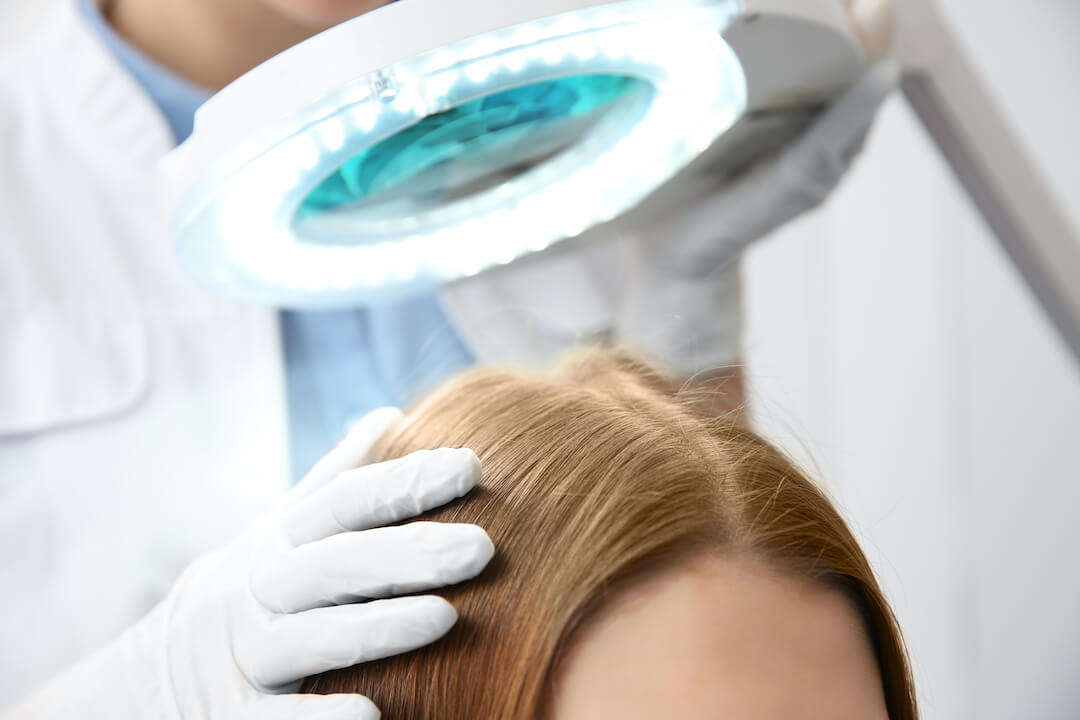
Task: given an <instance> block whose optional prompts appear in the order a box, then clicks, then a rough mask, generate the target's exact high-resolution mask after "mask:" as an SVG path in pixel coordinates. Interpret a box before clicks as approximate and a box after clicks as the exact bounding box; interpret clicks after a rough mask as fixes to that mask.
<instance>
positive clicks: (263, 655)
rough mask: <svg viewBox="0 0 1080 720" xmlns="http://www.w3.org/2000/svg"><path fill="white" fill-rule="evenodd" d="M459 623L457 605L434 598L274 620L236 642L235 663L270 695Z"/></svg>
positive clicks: (419, 642) (434, 636)
mask: <svg viewBox="0 0 1080 720" xmlns="http://www.w3.org/2000/svg"><path fill="white" fill-rule="evenodd" d="M455 622H457V612H456V611H455V610H454V607H453V606H452V605H451V604H450V603H448V602H447V601H446V600H444V599H442V598H440V597H435V596H432V595H424V596H420V597H407V598H395V599H393V600H375V601H373V602H369V603H363V604H358V605H335V606H334V607H327V608H318V609H316V610H308V611H307V612H302V613H296V614H295V615H278V616H275V617H274V618H273V621H272V622H271V623H269V624H268V625H267V626H266V628H265V631H264V632H261V633H259V634H258V636H257V637H254V638H247V639H248V640H250V642H248V643H246V644H243V645H240V644H238V646H237V647H236V648H235V652H236V659H237V662H238V663H239V665H240V668H241V670H243V671H244V673H245V675H246V676H247V678H248V680H249V681H250V682H251V683H252V684H253V685H254V686H255V687H256V688H258V689H259V690H262V691H267V690H270V689H273V688H277V687H281V686H284V685H288V684H289V683H294V682H297V681H299V680H302V679H304V678H306V677H310V676H311V675H317V674H318V673H322V672H326V671H328V670H336V669H338V668H347V667H351V666H353V665H356V664H358V663H362V662H369V661H371V660H379V659H381V658H385V657H390V656H391V655H398V654H400V653H403V652H408V651H409V650H415V649H416V648H418V647H423V646H424V645H427V644H428V643H431V642H434V641H435V640H438V639H439V638H440V637H442V636H443V635H445V634H446V633H447V631H449V630H450V628H451V627H453V626H454V623H455ZM297 717H303V716H297Z"/></svg>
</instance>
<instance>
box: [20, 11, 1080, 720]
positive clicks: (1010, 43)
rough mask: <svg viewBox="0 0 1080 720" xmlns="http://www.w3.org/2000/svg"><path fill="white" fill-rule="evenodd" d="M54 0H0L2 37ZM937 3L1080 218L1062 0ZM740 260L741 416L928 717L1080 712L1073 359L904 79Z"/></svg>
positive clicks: (1073, 63)
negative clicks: (861, 557) (852, 587)
mask: <svg viewBox="0 0 1080 720" xmlns="http://www.w3.org/2000/svg"><path fill="white" fill-rule="evenodd" d="M54 2H56V0H34V1H33V2H28V1H27V0H0V55H2V53H3V52H4V51H6V50H8V49H10V48H12V47H15V46H17V45H18V44H19V43H20V42H21V41H22V39H23V38H24V37H25V36H26V35H27V34H28V33H30V32H32V31H33V27H34V25H35V23H36V22H37V21H38V19H39V18H40V17H41V16H42V15H43V14H44V13H45V12H47V10H48V8H49V7H50V6H51V5H52V4H53V3H54ZM903 2H904V0H897V3H898V4H902V3H903ZM940 4H941V6H942V9H943V11H944V13H945V15H946V17H947V19H948V20H949V22H950V23H951V24H952V25H953V26H954V27H955V30H956V31H957V33H958V35H959V38H960V40H961V42H962V43H963V44H964V45H965V48H964V49H965V50H966V51H967V52H970V53H971V54H972V55H973V56H974V57H975V58H976V61H977V62H978V64H979V71H980V72H981V74H982V75H983V78H984V79H985V80H987V81H988V82H989V84H990V88H991V90H992V92H993V94H994V96H995V99H996V100H997V101H999V102H1000V103H1002V104H1003V105H1004V107H1005V108H1006V109H1007V111H1008V116H1009V120H1010V121H1011V123H1012V124H1013V125H1014V127H1016V128H1017V129H1019V130H1020V131H1021V135H1022V137H1023V139H1024V141H1025V142H1026V144H1027V147H1028V149H1029V151H1030V152H1031V153H1032V154H1033V156H1034V158H1035V160H1036V164H1037V167H1038V169H1039V171H1040V172H1041V173H1042V175H1043V176H1044V177H1045V178H1046V179H1047V180H1048V181H1049V182H1050V184H1051V185H1052V186H1053V187H1054V188H1055V191H1056V193H1057V200H1058V201H1059V203H1060V204H1061V205H1062V206H1063V207H1064V208H1065V210H1066V212H1067V214H1068V216H1069V219H1070V221H1071V222H1072V224H1073V226H1074V227H1076V228H1080V143H1078V142H1077V140H1076V138H1075V132H1076V128H1077V127H1080V123H1078V122H1077V120H1078V119H1080V93H1078V92H1077V91H1076V75H1077V73H1078V72H1080V43H1077V42H1076V41H1075V38H1076V36H1077V34H1078V33H1080V3H1077V2H1076V0H1037V1H1036V2H1028V3H1017V2H1014V1H1010V0H942V1H941V3H940ZM0 161H2V159H0ZM1077 237H1078V241H1080V232H1078V234H1077ZM744 279H745V293H746V294H745V313H746V340H745V347H746V362H747V365H748V373H747V374H748V377H749V379H750V383H751V394H752V398H753V412H754V416H755V421H756V423H757V425H758V427H759V429H760V430H761V431H762V432H764V433H765V434H766V435H768V436H769V437H770V438H772V439H773V440H774V441H776V442H778V443H779V444H781V445H782V446H784V447H785V448H787V449H788V451H789V452H790V453H792V454H793V455H794V456H796V457H797V458H798V459H799V460H800V461H801V462H803V463H804V464H805V465H806V466H807V467H809V468H810V469H811V470H812V472H813V473H814V474H815V475H816V476H817V477H819V478H820V479H821V480H822V482H823V483H825V485H826V486H827V487H828V488H829V490H830V491H831V492H832V494H833V495H834V497H835V498H836V499H837V500H838V501H839V503H840V505H841V506H842V508H843V509H844V511H845V512H846V514H847V516H848V518H849V519H850V521H851V522H852V524H853V525H854V526H855V528H856V531H857V532H858V533H859V535H860V537H861V538H862V540H863V542H864V545H865V547H866V548H867V551H868V553H869V554H870V556H871V559H872V560H873V561H874V563H875V566H876V568H877V571H878V573H879V575H880V577H881V579H882V581H883V583H884V585H885V587H886V590H887V592H888V593H889V595H890V597H891V599H892V601H893V603H894V606H895V607H896V608H897V612H898V614H899V616H900V621H901V624H902V625H903V627H904V630H905V632H906V635H907V639H908V643H909V646H910V649H911V654H912V657H913V661H914V667H915V673H916V683H917V685H918V688H919V693H920V701H921V703H922V708H923V712H924V717H925V718H928V719H929V720H936V719H939V718H941V719H944V718H965V719H967V718H971V719H974V718H982V719H985V720H992V719H993V720H996V719H1001V720H1005V719H1013V718H1021V717H1023V718H1040V719H1044V720H1076V718H1080V552H1078V548H1080V522H1078V516H1080V365H1078V364H1077V363H1076V361H1075V360H1074V359H1073V358H1072V357H1071V356H1070V355H1069V354H1068V352H1067V350H1066V348H1065V346H1064V345H1063V343H1062V342H1061V341H1060V340H1059V338H1058V337H1057V335H1056V333H1055V331H1054V330H1053V328H1052V327H1051V326H1050V324H1049V322H1048V320H1047V319H1046V318H1045V317H1044V316H1043V314H1042V311H1041V309H1040V308H1039V307H1038V306H1037V304H1036V302H1035V300H1034V298H1033V297H1032V296H1031V295H1030V293H1029V291H1028V290H1027V288H1026V286H1025V285H1024V283H1023V281H1022V280H1021V278H1020V277H1019V276H1018V274H1017V273H1016V272H1015V270H1014V269H1013V268H1012V266H1011V265H1010V263H1009V262H1008V260H1007V259H1006V257H1005V255H1004V254H1003V253H1002V251H1001V250H1000V249H999V247H998V246H997V244H996V241H995V239H994V237H993V236H992V235H991V234H990V233H989V231H988V230H987V228H986V227H985V226H984V225H983V224H982V221H981V220H980V219H979V217H978V216H977V214H976V213H975V211H974V209H973V208H972V207H971V206H970V204H969V203H968V201H967V199H966V197H965V196H964V195H963V192H962V191H961V189H960V187H959V186H958V185H957V183H956V182H955V181H954V180H953V178H952V176H951V174H950V172H949V170H948V168H947V167H946V166H945V164H944V163H943V161H942V159H941V158H940V157H939V156H938V154H937V152H936V150H935V148H934V147H933V145H932V144H931V143H930V141H929V139H928V137H927V136H926V135H925V134H924V132H923V131H922V129H921V126H920V125H919V124H918V122H917V121H916V119H915V117H914V116H913V114H912V113H911V111H910V110H909V109H908V107H907V106H906V104H905V103H904V101H903V99H902V98H900V97H895V98H893V99H892V100H890V101H889V102H888V103H887V104H886V106H885V107H884V109H883V111H882V113H881V115H880V118H879V121H878V124H877V127H876V129H875V131H874V133H873V135H872V136H871V138H870V141H869V143H868V145H867V147H866V150H865V151H864V153H863V156H862V158H861V160H860V161H859V162H858V163H857V164H856V167H855V169H854V171H853V172H852V173H851V175H850V177H849V178H848V179H847V180H846V181H845V183H844V185H843V187H842V188H841V189H840V191H839V192H838V193H837V194H836V195H835V196H834V197H833V198H832V199H831V200H830V201H829V202H828V204H827V206H826V207H825V208H824V209H823V210H822V211H819V212H817V213H814V214H812V215H811V216H809V217H807V218H805V219H802V220H799V221H797V222H795V223H794V224H792V225H790V226H788V227H787V228H785V229H784V230H783V231H781V232H779V233H777V234H776V235H774V236H773V237H771V238H770V239H768V240H767V241H765V242H762V243H760V244H759V245H758V246H756V247H755V248H754V249H753V250H751V251H750V253H749V254H748V255H747V257H746V261H745V264H744ZM1077 281H1078V282H1080V278H1077Z"/></svg>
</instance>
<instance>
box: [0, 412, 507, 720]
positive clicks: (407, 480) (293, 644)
mask: <svg viewBox="0 0 1080 720" xmlns="http://www.w3.org/2000/svg"><path fill="white" fill-rule="evenodd" d="M399 418H400V413H399V412H398V411H396V410H390V409H387V410H381V411H376V412H374V413H372V414H371V415H369V416H368V417H366V418H365V419H364V420H363V421H361V422H360V423H359V424H358V426H357V427H356V428H355V429H354V430H353V431H352V432H351V433H350V434H349V435H348V437H347V438H346V439H345V440H344V441H343V442H342V443H341V444H340V445H339V446H338V447H337V448H335V449H334V450H333V451H331V452H330V453H329V454H328V455H327V456H326V457H325V458H323V460H321V461H320V462H319V463H318V464H317V465H316V466H315V467H314V468H313V469H312V470H311V472H310V473H309V474H308V476H307V477H306V478H305V479H304V480H303V481H302V482H301V483H300V485H298V486H297V487H296V488H295V489H294V490H293V492H291V493H290V494H289V495H288V496H287V497H286V499H285V500H284V502H282V503H281V505H280V506H279V507H278V508H277V510H275V511H274V512H272V513H270V514H269V515H268V516H266V517H263V518H261V519H260V520H258V521H257V522H255V523H254V525H253V526H252V527H251V528H249V529H248V531H247V532H246V533H244V535H242V536H241V537H240V538H239V539H238V540H236V541H235V542H234V543H232V544H231V545H229V546H227V547H225V548H224V549H222V550H219V551H217V552H214V553H211V554H210V555H207V556H205V557H203V558H201V559H199V560H197V561H196V562H195V563H194V564H192V565H191V566H190V567H189V568H188V569H187V570H186V571H185V572H184V573H183V575H182V576H181V577H180V579H179V580H178V581H177V583H176V585H175V586H174V587H173V589H172V590H171V591H170V593H169V595H168V596H167V597H166V599H165V600H164V601H163V602H162V603H161V604H160V605H159V606H158V607H157V608H156V609H154V610H153V611H152V612H151V613H150V614H149V615H148V616H147V617H146V618H144V619H143V620H141V621H140V622H138V623H137V624H136V625H135V626H133V627H132V628H131V629H130V630H129V631H127V632H126V633H125V634H124V635H122V636H121V637H120V638H119V639H117V640H116V641H114V642H113V643H112V644H111V645H110V646H108V647H106V648H105V649H103V650H102V651H100V652H98V653H96V654H95V655H93V656H91V657H90V658H88V659H87V660H85V661H83V662H82V663H81V664H79V665H77V666H76V667H75V668H73V669H72V670H70V671H68V672H67V673H66V674H64V675H61V676H60V677H58V678H57V679H56V680H54V681H53V682H52V683H51V684H49V685H47V686H45V687H44V688H42V689H41V690H40V691H38V692H37V693H36V694H35V695H33V696H32V697H30V698H29V699H28V700H26V701H24V702H23V703H22V704H20V705H18V706H16V707H15V708H12V709H11V711H10V715H9V717H11V718H19V720H27V719H28V718H50V719H51V718H57V719H59V718H64V719H65V720H66V719H67V718H73V717H79V718H109V719H111V720H136V719H138V720H151V719H153V720H158V719H161V720H164V719H168V720H196V719H198V720H218V719H221V720H241V719H243V720H256V719H258V720H286V719H287V718H288V719H289V720H292V719H294V718H304V719H305V720H308V719H310V720H316V719H319V720H337V719H338V718H340V719H341V720H345V719H346V718H349V719H350V720H363V719H365V718H377V717H378V716H379V711H378V710H377V709H376V708H375V706H374V705H373V704H372V703H371V702H370V701H369V700H367V699H366V698H363V697H361V696H357V695H338V696H319V695H299V694H295V690H296V689H297V688H298V687H299V682H300V681H301V680H302V679H303V678H305V677H307V676H309V675H313V674H315V673H319V672H323V671H326V670H331V669H335V668H343V667H349V666H351V665H354V664H356V663H361V662H365V661H369V660H374V659H378V658H383V657H386V656H389V655H394V654H397V653H401V652H405V651H407V650H411V649H414V648H417V647H420V646H422V645H425V644H427V643H430V642H432V641H433V640H436V639H437V638H439V637H441V636H442V635H443V634H445V633H446V632H447V631H448V630H449V629H450V627H451V626H452V625H453V624H454V622H455V621H456V619H457V615H456V613H455V611H454V609H453V607H452V606H451V605H450V604H449V603H447V602H446V601H445V600H443V599H442V598H439V597H434V596H420V597H407V598H396V599H385V598H392V597H393V596H395V595H399V594H404V593H413V592H417V591H421V590H426V589H430V588H435V587H439V586H443V585H448V584H452V583H457V582H461V581H463V580H466V579H468V578H471V577H474V576H475V575H477V574H478V573H479V572H480V571H481V570H482V569H483V568H484V566H485V565H487V563H488V561H489V560H490V559H491V556H492V554H493V552H494V549H493V546H492V544H491V540H490V539H489V538H488V536H487V534H486V533H485V532H484V531H483V530H482V529H480V528H478V527H476V526H474V525H450V524H436V523H412V524H407V525H401V526H395V527H382V526H384V525H387V524H389V523H394V522H396V521H399V520H402V519H404V518H407V517H412V516H415V515H417V514H419V513H421V512H423V511H425V510H427V509H430V508H434V507H437V506H439V505H443V504H445V503H447V502H450V501H451V500H453V499H455V498H458V497H461V496H462V495H464V494H465V493H467V492H468V491H469V490H470V489H471V488H472V487H473V486H474V485H475V484H476V482H477V480H478V479H479V470H480V466H479V461H478V460H477V458H476V456H475V455H474V454H473V453H472V452H471V451H469V450H451V449H442V450H434V451H423V452H419V453H415V454H412V455H409V456H407V457H404V458H401V459H399V460H392V461H389V462H384V463H379V464H376V465H366V466H362V467H359V468H357V467H356V466H357V465H359V464H360V463H362V462H364V460H365V457H366V456H367V454H368V452H369V450H370V448H371V446H372V444H373V443H374V442H375V441H376V440H377V439H378V438H379V436H381V435H382V433H383V432H384V431H385V430H386V428H387V427H388V426H389V425H390V424H392V423H394V422H396V421H398V420H399ZM351 468H355V469H351ZM193 521H194V520H193ZM87 591H88V592H92V591H93V589H92V588H87ZM368 598H383V599H377V600H372V601H371V602H357V601H360V600H364V599H368Z"/></svg>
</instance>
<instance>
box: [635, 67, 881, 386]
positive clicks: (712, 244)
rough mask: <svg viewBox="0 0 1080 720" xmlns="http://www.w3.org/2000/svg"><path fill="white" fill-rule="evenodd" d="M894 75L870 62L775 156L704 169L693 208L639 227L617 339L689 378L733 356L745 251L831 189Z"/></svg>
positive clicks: (844, 170) (857, 148)
mask: <svg viewBox="0 0 1080 720" xmlns="http://www.w3.org/2000/svg"><path fill="white" fill-rule="evenodd" d="M898 80H899V68H898V66H897V65H896V64H895V62H893V61H882V62H879V63H877V64H875V65H873V66H871V67H870V69H868V70H867V71H866V72H865V73H864V74H863V76H862V77H861V78H859V79H858V80H857V81H856V82H855V83H854V84H852V86H851V87H850V88H848V89H847V90H846V91H845V92H843V93H842V94H841V95H840V96H839V97H837V98H836V99H835V100H834V101H833V102H832V103H831V104H830V105H829V107H827V108H826V109H825V110H824V111H823V112H822V113H821V115H820V116H819V117H818V118H816V119H815V120H814V122H813V123H812V124H811V126H810V127H809V128H807V130H805V131H804V132H803V134H802V135H800V136H799V137H798V138H796V139H795V141H794V142H792V143H791V144H789V145H788V146H786V147H784V148H783V149H781V150H780V151H779V152H778V154H776V155H775V156H773V157H770V158H767V159H765V160H763V161H761V162H759V163H758V164H756V165H755V166H753V167H752V168H750V169H749V170H747V171H746V172H745V173H743V174H742V175H740V176H738V177H737V178H735V179H734V180H732V181H730V182H724V181H720V180H714V179H711V178H709V177H708V176H707V175H704V174H703V176H702V177H701V178H700V182H699V185H698V186H696V187H690V188H688V190H687V195H688V196H689V197H690V198H693V201H692V202H691V203H690V204H688V206H687V207H685V208H683V209H681V210H680V211H679V213H678V214H673V215H671V216H670V217H667V218H665V219H664V220H663V221H661V222H658V223H656V224H653V225H651V226H649V227H645V228H642V229H641V230H640V231H638V232H636V233H635V241H634V248H633V254H632V257H631V259H630V262H629V265H630V272H629V276H628V277H627V279H626V288H627V292H626V296H625V301H624V303H623V306H622V308H621V311H620V317H619V327H618V330H617V337H618V340H619V342H620V343H624V344H626V345H628V346H630V347H633V348H635V349H637V350H639V351H641V352H644V353H646V354H648V355H651V356H653V357H654V358H656V359H658V360H660V361H661V362H663V363H664V364H666V365H667V366H669V367H670V368H671V369H673V370H676V371H680V372H681V373H682V374H683V375H684V376H686V377H690V376H692V375H694V374H695V373H699V372H702V371H708V370H712V369H715V368H716V367H717V366H718V365H722V364H724V363H726V362H730V361H731V360H733V359H734V354H733V349H734V348H735V346H737V334H738V324H739V323H738V313H739V309H738V305H737V301H736V299H737V296H738V279H737V262H736V261H737V259H738V256H739V254H740V253H742V251H743V250H745V249H746V247H747V246H748V245H750V244H751V243H752V242H754V241H755V240H758V239H760V238H763V237H765V236H766V235H768V234H769V233H770V232H772V231H773V230H775V229H776V228H778V227H780V226H781V225H783V224H785V223H787V222H788V221H790V220H792V219H793V218H795V217H797V216H799V215H801V214H802V213H804V212H806V211H808V210H810V209H812V208H815V207H817V206H818V205H820V204H821V203H822V202H823V201H824V200H825V199H826V198H827V197H828V196H829V195H830V194H831V193H832V191H833V190H834V189H835V188H836V186H837V185H838V184H839V183H840V181H841V179H843V177H844V175H845V174H846V173H847V171H848V169H849V168H850V166H851V163H852V161H853V160H854V158H855V156H856V155H857V154H858V153H859V151H860V150H861V149H862V146H863V144H864V143H865V140H866V137H867V135H868V134H869V131H870V126H871V125H872V123H873V121H874V116H875V115H876V113H877V111H878V108H879V107H880V106H881V104H882V102H884V100H885V98H887V97H888V95H889V93H891V92H892V90H893V89H894V88H895V87H896V85H897V82H898Z"/></svg>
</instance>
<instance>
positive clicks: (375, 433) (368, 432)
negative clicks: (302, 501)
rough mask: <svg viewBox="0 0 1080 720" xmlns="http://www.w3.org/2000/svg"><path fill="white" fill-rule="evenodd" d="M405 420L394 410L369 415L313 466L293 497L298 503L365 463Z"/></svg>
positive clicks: (384, 410)
mask: <svg viewBox="0 0 1080 720" xmlns="http://www.w3.org/2000/svg"><path fill="white" fill-rule="evenodd" d="M401 418H402V413H401V410H398V409H397V408H391V407H384V408H379V409H377V410H372V411H371V412H370V413H368V414H367V415H365V416H364V417H363V418H362V419H361V420H360V421H359V422H358V423H356V425H354V426H353V427H352V428H351V429H350V430H349V432H348V433H346V435H345V437H344V438H342V440H341V442H339V443H338V444H337V446H336V447H334V449H333V450H331V451H330V452H328V453H327V454H326V455H324V456H323V457H322V458H321V459H320V460H319V461H318V462H317V463H315V464H314V465H313V466H312V468H311V469H310V470H309V471H308V472H307V474H305V475H304V477H303V479H302V480H301V481H300V482H299V484H298V485H297V486H296V487H295V488H294V489H293V491H292V493H291V497H292V498H293V499H296V498H302V497H305V496H307V495H310V494H311V493H312V492H314V491H316V490H318V489H319V488H321V487H322V486H323V485H325V484H326V483H328V482H330V481H331V480H333V479H334V478H335V477H337V476H338V475H339V474H340V473H341V472H343V471H345V470H348V469H349V468H354V467H356V466H357V465H362V464H363V463H365V462H366V461H367V456H368V453H369V452H370V451H371V448H372V446H374V445H375V443H376V442H378V440H379V438H380V437H382V435H383V433H385V432H386V431H387V430H388V429H390V427H391V426H393V425H394V424H396V423H398V422H400V421H401Z"/></svg>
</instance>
